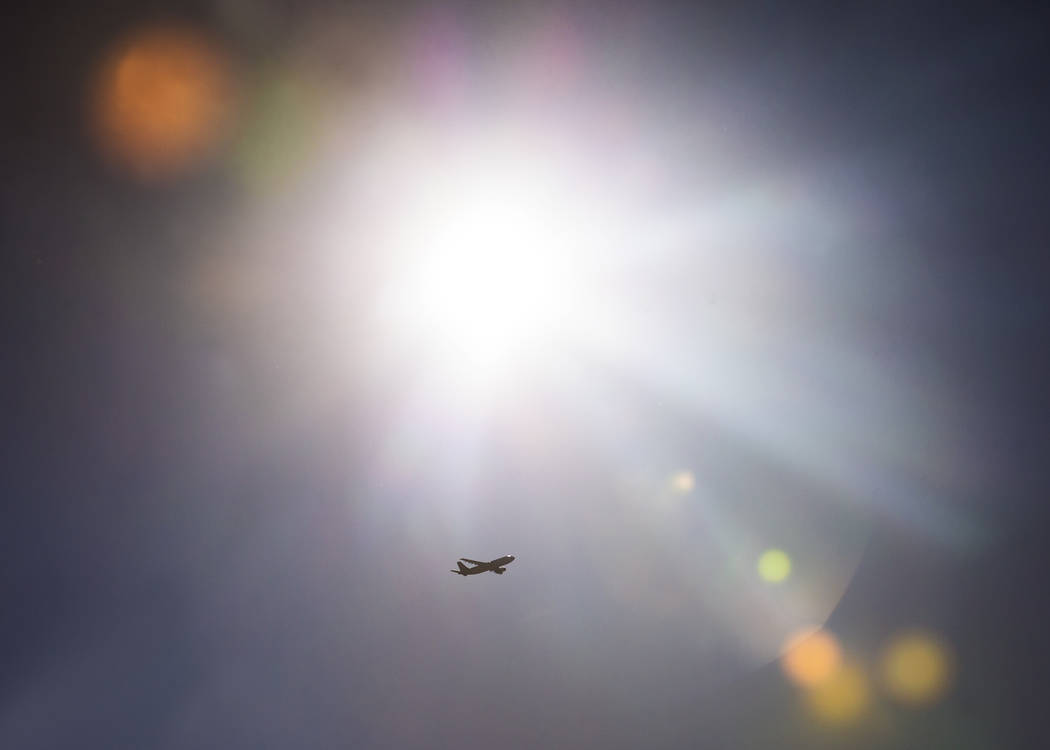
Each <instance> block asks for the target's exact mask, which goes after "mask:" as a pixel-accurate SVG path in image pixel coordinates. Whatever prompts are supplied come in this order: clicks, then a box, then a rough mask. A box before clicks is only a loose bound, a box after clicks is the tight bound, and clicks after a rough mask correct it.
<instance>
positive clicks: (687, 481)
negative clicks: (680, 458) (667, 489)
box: [671, 470, 696, 495]
mask: <svg viewBox="0 0 1050 750" xmlns="http://www.w3.org/2000/svg"><path fill="white" fill-rule="evenodd" d="M694 487H696V477H694V476H693V472H691V471H687V470H683V471H679V472H677V473H676V474H675V475H674V476H672V477H671V491H672V492H674V493H675V494H678V495H685V494H686V493H689V492H692V491H693V488H694Z"/></svg>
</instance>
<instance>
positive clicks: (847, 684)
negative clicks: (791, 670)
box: [805, 663, 871, 726]
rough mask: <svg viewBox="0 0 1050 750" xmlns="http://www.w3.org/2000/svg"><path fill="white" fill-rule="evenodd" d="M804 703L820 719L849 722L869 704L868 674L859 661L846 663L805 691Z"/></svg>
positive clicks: (855, 719)
mask: <svg viewBox="0 0 1050 750" xmlns="http://www.w3.org/2000/svg"><path fill="white" fill-rule="evenodd" d="M805 702H806V705H807V706H808V707H809V710H810V713H812V714H813V716H814V717H815V718H816V719H817V720H818V721H820V722H822V723H824V724H829V725H839V726H841V725H843V724H852V723H854V722H856V721H857V720H858V719H860V718H861V717H862V716H863V715H864V713H865V712H866V711H867V709H868V707H869V706H870V704H871V688H870V686H869V684H868V678H867V676H866V675H865V674H864V670H863V669H862V668H861V667H860V665H859V664H853V663H846V664H843V665H842V667H840V668H839V669H837V670H836V671H835V673H834V674H833V675H832V676H831V677H830V678H829V679H827V680H825V681H824V682H821V683H820V684H819V685H816V686H814V687H813V688H812V689H810V690H807V691H806V696H805Z"/></svg>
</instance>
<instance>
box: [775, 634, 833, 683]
mask: <svg viewBox="0 0 1050 750" xmlns="http://www.w3.org/2000/svg"><path fill="white" fill-rule="evenodd" d="M780 666H781V668H782V669H783V670H784V673H785V674H786V675H787V676H788V678H789V679H790V680H791V681H792V682H794V683H795V684H796V685H801V686H802V687H814V686H816V685H820V684H822V683H824V682H827V681H828V680H829V679H831V678H832V677H833V676H834V675H835V673H836V672H837V671H838V669H839V667H841V666H842V647H841V646H840V645H839V642H838V640H836V638H835V636H833V635H832V634H831V633H829V632H828V631H826V630H822V629H819V628H817V629H807V630H802V631H799V632H797V633H795V634H794V635H792V636H790V637H789V638H788V639H787V641H785V643H784V649H783V652H782V654H781V657H780Z"/></svg>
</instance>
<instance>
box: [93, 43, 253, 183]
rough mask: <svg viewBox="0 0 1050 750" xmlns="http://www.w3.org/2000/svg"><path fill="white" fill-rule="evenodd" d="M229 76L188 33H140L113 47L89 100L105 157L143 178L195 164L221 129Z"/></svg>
mask: <svg viewBox="0 0 1050 750" xmlns="http://www.w3.org/2000/svg"><path fill="white" fill-rule="evenodd" d="M232 92H233V86H232V78H231V74H230V70H229V66H228V65H227V64H226V62H225V60H224V58H223V55H222V54H220V52H219V51H218V50H217V49H216V48H215V47H214V46H213V45H212V44H210V43H209V42H208V41H207V40H206V39H204V38H203V37H202V36H200V35H199V34H196V33H194V32H192V31H188V30H185V29H179V28H169V27H158V28H152V29H146V30H143V31H140V32H138V33H136V34H134V35H133V36H131V37H130V38H128V39H126V40H125V41H124V42H123V43H122V44H119V45H117V46H116V47H114V49H113V50H112V51H111V53H110V55H109V57H108V58H107V59H106V61H105V62H104V64H103V65H102V68H101V71H100V74H99V76H98V79H97V81H96V87H95V90H94V92H93V94H94V96H93V99H92V103H91V104H92V108H93V118H94V126H95V129H96V132H97V134H98V137H99V139H100V142H101V146H102V148H103V150H104V152H105V153H106V155H107V156H108V157H110V158H111V159H112V160H114V161H115V162H117V163H118V164H120V165H121V166H123V167H125V168H128V169H130V170H131V171H132V172H133V173H134V174H135V175H136V176H138V177H140V178H144V179H156V178H164V177H169V176H172V175H175V174H177V173H179V172H182V171H183V170H185V169H187V168H188V167H191V166H193V165H194V164H196V163H198V162H199V161H200V160H201V159H202V158H203V157H204V156H206V155H207V153H208V152H209V151H210V150H211V148H212V147H213V146H214V145H215V143H216V142H217V141H218V139H219V138H220V136H221V135H222V134H223V133H224V132H225V130H226V126H227V125H228V122H229V118H230V114H231V110H232V107H231V100H232Z"/></svg>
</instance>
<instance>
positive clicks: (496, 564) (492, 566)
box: [451, 555, 514, 576]
mask: <svg viewBox="0 0 1050 750" xmlns="http://www.w3.org/2000/svg"><path fill="white" fill-rule="evenodd" d="M465 562H468V563H470V564H472V565H473V566H474V567H472V568H468V567H467V566H466V565H464V564H463V563H465ZM512 562H514V555H504V556H503V557H497V558H496V559H495V560H489V561H488V562H483V561H481V560H470V559H468V558H466V557H461V558H459V561H458V562H456V567H457V568H458V570H453V571H451V572H453V573H458V574H459V575H461V576H473V575H477V574H478V573H488V572H490V571H491V572H493V573H498V574H499V575H503V573H504V572H506V570H507V566H508V565H510V564H511V563H512Z"/></svg>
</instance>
